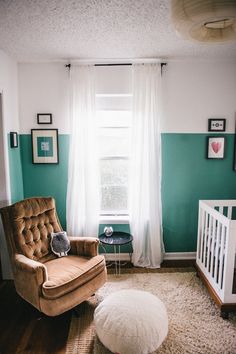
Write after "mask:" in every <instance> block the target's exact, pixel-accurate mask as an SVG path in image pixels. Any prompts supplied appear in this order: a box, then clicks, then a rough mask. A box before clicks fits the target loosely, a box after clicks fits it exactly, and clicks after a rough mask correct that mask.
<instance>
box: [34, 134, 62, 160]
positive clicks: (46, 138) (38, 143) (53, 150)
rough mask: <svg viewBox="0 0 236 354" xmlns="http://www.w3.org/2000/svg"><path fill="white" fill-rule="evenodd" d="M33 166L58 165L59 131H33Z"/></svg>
mask: <svg viewBox="0 0 236 354" xmlns="http://www.w3.org/2000/svg"><path fill="white" fill-rule="evenodd" d="M31 139H32V162H33V164H45V163H46V164H58V163H59V150H58V129H31Z"/></svg>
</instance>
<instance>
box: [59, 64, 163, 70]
mask: <svg viewBox="0 0 236 354" xmlns="http://www.w3.org/2000/svg"><path fill="white" fill-rule="evenodd" d="M130 65H133V64H132V63H108V64H102V63H101V64H94V66H130ZM165 65H167V63H161V69H162V68H163V66H165ZM65 67H66V68H68V69H69V70H70V68H71V64H70V63H69V64H65Z"/></svg>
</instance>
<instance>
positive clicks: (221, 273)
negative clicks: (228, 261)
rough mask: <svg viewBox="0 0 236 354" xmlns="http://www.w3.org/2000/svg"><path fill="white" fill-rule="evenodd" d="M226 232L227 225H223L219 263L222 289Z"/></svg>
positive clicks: (219, 282)
mask: <svg viewBox="0 0 236 354" xmlns="http://www.w3.org/2000/svg"><path fill="white" fill-rule="evenodd" d="M225 233H226V227H225V226H223V227H222V230H221V241H220V259H219V260H220V265H219V281H218V285H219V286H220V288H221V289H222V282H223V281H222V280H223V279H222V277H223V267H224V248H225Z"/></svg>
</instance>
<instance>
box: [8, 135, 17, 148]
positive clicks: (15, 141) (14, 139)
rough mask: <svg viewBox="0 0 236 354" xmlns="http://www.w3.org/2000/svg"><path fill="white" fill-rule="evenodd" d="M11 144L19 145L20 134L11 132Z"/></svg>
mask: <svg viewBox="0 0 236 354" xmlns="http://www.w3.org/2000/svg"><path fill="white" fill-rule="evenodd" d="M10 146H11V148H17V147H18V134H17V132H10Z"/></svg>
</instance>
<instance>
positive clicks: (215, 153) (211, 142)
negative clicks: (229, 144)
mask: <svg viewBox="0 0 236 354" xmlns="http://www.w3.org/2000/svg"><path fill="white" fill-rule="evenodd" d="M224 154H225V138H224V137H219V136H209V137H208V138H207V158H208V159H223V158H224Z"/></svg>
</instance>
